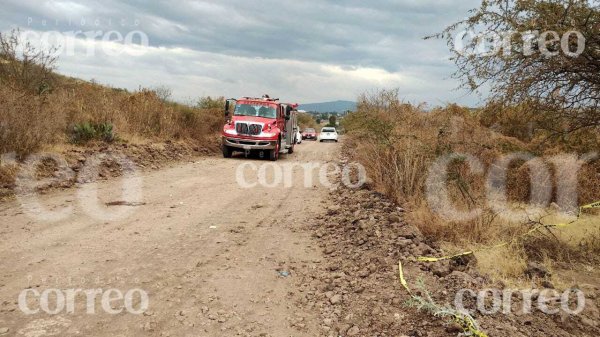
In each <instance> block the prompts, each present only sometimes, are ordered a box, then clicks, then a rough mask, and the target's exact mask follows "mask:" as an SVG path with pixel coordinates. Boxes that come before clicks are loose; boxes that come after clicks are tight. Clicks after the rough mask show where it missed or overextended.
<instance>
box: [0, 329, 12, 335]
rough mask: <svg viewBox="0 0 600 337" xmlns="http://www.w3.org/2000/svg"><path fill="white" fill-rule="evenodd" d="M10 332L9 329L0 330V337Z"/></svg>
mask: <svg viewBox="0 0 600 337" xmlns="http://www.w3.org/2000/svg"><path fill="white" fill-rule="evenodd" d="M9 332H10V329H9V328H0V335H5V334H7V333H9Z"/></svg>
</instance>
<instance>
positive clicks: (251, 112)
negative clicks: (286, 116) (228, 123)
mask: <svg viewBox="0 0 600 337" xmlns="http://www.w3.org/2000/svg"><path fill="white" fill-rule="evenodd" d="M233 114H234V115H235V116H255V117H264V118H277V110H276V109H275V108H274V107H270V106H265V105H261V104H247V103H244V104H238V105H236V106H235V112H234V113H233Z"/></svg>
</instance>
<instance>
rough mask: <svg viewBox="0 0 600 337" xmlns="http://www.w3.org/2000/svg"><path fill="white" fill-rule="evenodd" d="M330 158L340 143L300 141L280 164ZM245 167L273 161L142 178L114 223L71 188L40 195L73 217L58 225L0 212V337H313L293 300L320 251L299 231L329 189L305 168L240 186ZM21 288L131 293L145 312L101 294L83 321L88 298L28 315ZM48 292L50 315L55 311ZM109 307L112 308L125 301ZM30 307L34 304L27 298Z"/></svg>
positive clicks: (205, 161) (308, 319) (200, 166)
mask: <svg viewBox="0 0 600 337" xmlns="http://www.w3.org/2000/svg"><path fill="white" fill-rule="evenodd" d="M338 152H339V147H338V145H337V144H321V143H317V142H304V143H303V144H302V145H300V146H297V147H296V153H295V154H294V155H290V156H285V155H284V156H283V158H282V159H281V160H280V161H279V162H278V164H280V165H284V164H288V165H289V164H299V163H306V162H318V163H323V162H327V161H330V160H334V159H335V158H336V156H337V155H338ZM244 163H253V164H256V165H262V164H266V165H270V162H268V161H264V160H259V159H245V158H240V157H238V158H233V159H228V160H227V159H221V158H216V157H210V158H201V159H197V161H195V162H189V163H185V164H176V165H172V166H171V167H168V168H165V169H161V170H158V171H153V172H147V173H142V174H141V177H142V182H143V188H142V192H143V194H142V201H143V202H144V203H145V204H143V205H137V206H131V205H129V206H111V207H107V208H106V210H108V211H110V212H114V211H118V210H125V211H127V212H129V214H128V215H127V216H126V217H124V218H123V219H120V220H116V221H106V220H99V219H97V218H95V217H93V216H90V215H89V214H88V212H86V211H85V210H83V209H82V208H81V207H80V205H79V204H78V197H77V189H66V190H62V191H54V192H51V193H48V194H46V195H42V196H41V197H40V200H41V203H42V204H43V205H44V206H45V207H47V209H49V210H51V211H62V210H66V209H71V210H72V212H71V213H70V215H69V216H67V217H66V218H65V219H62V220H60V221H56V222H46V221H43V220H40V219H36V218H35V217H32V216H31V215H30V214H29V212H28V211H27V210H26V209H24V208H23V207H22V205H21V204H20V203H19V201H11V202H10V203H8V204H3V205H1V206H0V219H1V220H0V270H2V273H1V274H0V300H1V301H2V303H1V304H0V334H4V335H14V336H28V337H35V336H113V337H114V336H144V335H145V336H236V335H239V336H309V335H310V336H317V335H319V334H320V333H319V331H320V330H319V326H318V324H317V323H316V322H318V321H319V318H318V317H316V316H315V315H316V314H315V313H314V312H311V311H310V310H307V309H302V308H301V307H299V306H297V305H296V303H297V300H298V294H297V289H298V287H299V284H301V283H302V282H303V280H302V279H301V277H300V276H299V275H301V274H305V273H306V272H307V271H309V270H311V269H315V268H316V266H317V265H318V264H319V263H321V258H322V256H321V254H322V253H321V249H320V248H319V247H318V246H317V245H316V244H315V243H314V242H313V241H312V240H314V239H313V238H311V237H310V235H309V234H308V233H307V232H305V231H301V230H300V229H301V228H302V227H304V225H305V223H306V221H309V219H312V218H314V216H315V214H319V213H322V212H324V205H323V203H324V202H326V201H327V200H328V199H329V196H330V191H329V189H327V188H325V187H324V186H320V185H319V184H315V186H308V187H305V186H304V174H303V173H302V172H301V171H298V172H299V173H297V174H293V175H292V182H293V184H292V186H291V187H283V186H279V187H278V188H269V187H264V186H260V185H259V186H256V187H253V188H241V187H240V186H239V184H238V183H237V182H236V170H237V169H238V166H239V165H241V164H244ZM247 172H250V173H247V174H246V177H247V178H248V180H249V181H251V180H252V174H251V173H252V172H251V171H247ZM269 172H270V171H269ZM254 181H256V177H254ZM98 195H99V198H100V199H101V200H102V202H114V201H121V200H122V199H121V197H120V195H121V181H120V180H119V179H113V180H109V181H103V182H100V183H98ZM287 273H289V276H287V275H288V274H287ZM282 275H283V276H282ZM28 288H32V289H35V290H37V291H39V292H40V293H41V292H43V291H44V290H47V289H54V288H56V289H61V290H63V291H65V290H66V289H84V290H85V289H96V288H100V289H103V290H106V289H110V288H116V289H119V290H120V291H121V292H122V293H125V292H127V291H129V290H130V289H135V288H139V289H142V290H144V291H146V292H147V294H148V297H149V308H148V309H147V310H146V311H145V312H144V313H143V314H139V315H135V314H131V313H128V312H126V311H125V310H124V311H123V312H122V313H120V314H116V315H115V314H108V313H106V312H104V311H103V310H102V307H101V304H100V297H101V296H99V297H98V298H96V303H95V314H88V313H86V309H85V306H86V297H85V296H84V294H78V295H76V296H75V297H74V303H75V307H74V311H75V312H74V313H67V312H66V309H65V310H63V311H61V312H59V313H58V314H55V315H49V314H46V313H44V312H43V310H40V312H39V313H37V314H31V315H27V314H25V313H23V312H22V310H20V308H19V305H18V298H19V294H20V293H21V292H22V291H23V290H24V289H28ZM52 296H54V295H52ZM52 296H51V297H50V299H51V300H50V303H51V304H50V309H52V308H55V306H56V300H54V301H52V299H53V298H54V297H52ZM136 298H137V297H136ZM138 302H139V301H134V304H135V303H137V304H138V307H139V304H140V303H138ZM114 303H115V305H114V306H113V307H115V308H118V307H119V303H122V301H121V302H119V301H116V302H114ZM28 307H29V308H30V309H39V308H40V304H39V301H38V300H37V299H36V298H35V296H33V295H31V293H30V295H29V296H28ZM121 307H122V305H121Z"/></svg>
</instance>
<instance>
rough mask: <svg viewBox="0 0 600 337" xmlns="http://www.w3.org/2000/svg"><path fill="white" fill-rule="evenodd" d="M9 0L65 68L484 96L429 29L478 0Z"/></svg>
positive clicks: (121, 77)
mask: <svg viewBox="0 0 600 337" xmlns="http://www.w3.org/2000/svg"><path fill="white" fill-rule="evenodd" d="M2 2H3V4H2V11H1V12H0V30H2V31H7V30H10V29H11V28H16V27H20V28H21V29H22V30H23V31H24V32H26V33H27V34H28V35H27V36H28V37H29V38H31V39H35V38H37V39H40V41H42V42H46V41H48V42H49V43H52V44H56V43H58V44H59V45H60V46H61V48H59V52H60V53H61V55H60V58H59V63H58V69H59V71H60V72H61V73H64V74H68V75H71V76H74V77H79V78H82V79H85V80H90V79H95V80H97V81H98V82H100V83H105V84H110V85H112V86H116V87H125V88H128V89H136V88H138V87H139V86H143V87H154V86H161V85H162V86H167V87H170V88H171V89H172V90H173V94H174V96H175V97H176V98H177V99H178V100H187V99H192V98H193V97H198V96H204V95H218V96H228V97H238V96H248V95H261V94H263V93H270V94H271V95H272V96H277V97H281V98H282V99H286V100H290V101H298V102H301V103H312V102H322V101H330V100H338V99H343V100H354V99H355V98H356V96H357V95H358V94H360V93H361V92H364V91H369V90H374V89H377V88H399V89H400V93H401V95H402V97H403V98H405V99H406V100H409V101H411V102H428V103H430V104H432V105H439V104H444V103H445V102H459V103H462V104H468V105H475V104H477V103H478V102H479V98H478V97H476V96H474V95H468V94H466V93H465V92H461V91H456V90H453V89H454V88H455V87H456V86H457V82H456V81H455V80H452V79H450V75H451V74H452V72H453V70H454V67H453V64H452V63H451V62H450V61H449V57H450V55H451V54H450V52H449V51H448V49H447V47H446V45H445V41H442V40H427V41H424V40H423V39H422V38H423V37H424V36H427V35H429V34H432V33H436V32H439V31H441V30H442V29H443V28H444V27H445V26H447V25H449V24H451V23H453V22H455V21H457V20H460V19H462V18H464V17H465V16H466V15H467V12H468V10H469V9H471V8H474V7H476V6H477V5H478V3H479V2H480V0H381V1H371V2H367V1H361V0H351V1H334V0H321V1H316V0H302V1H299V0H265V1H258V0H219V1H202V0H188V1H186V0H179V1H175V0H172V1H143V0H126V1H113V0H82V1H61V0H45V1H41V0H2ZM59 33H60V34H59ZM73 36H76V37H73ZM128 37H129V39H128ZM145 37H147V43H145V42H146V41H145V40H144V38H145Z"/></svg>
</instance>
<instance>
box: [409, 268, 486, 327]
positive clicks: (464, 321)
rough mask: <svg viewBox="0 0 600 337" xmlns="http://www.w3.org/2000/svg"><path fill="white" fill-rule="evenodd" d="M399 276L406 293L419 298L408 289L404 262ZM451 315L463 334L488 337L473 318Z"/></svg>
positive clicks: (456, 314)
mask: <svg viewBox="0 0 600 337" xmlns="http://www.w3.org/2000/svg"><path fill="white" fill-rule="evenodd" d="M398 274H399V276H400V284H402V286H403V287H404V289H406V291H408V293H409V294H410V296H411V297H413V298H417V296H415V295H413V293H412V292H411V291H410V288H409V287H408V283H407V282H406V279H405V278H404V271H403V269H402V261H398ZM449 314H450V315H452V320H453V321H454V322H455V323H456V324H458V325H460V327H461V328H462V329H463V332H465V333H467V334H468V335H469V336H476V337H488V336H487V335H486V334H485V333H484V332H483V331H481V330H479V328H478V327H477V323H476V322H475V320H473V318H472V317H470V316H468V315H461V314H458V313H449Z"/></svg>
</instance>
